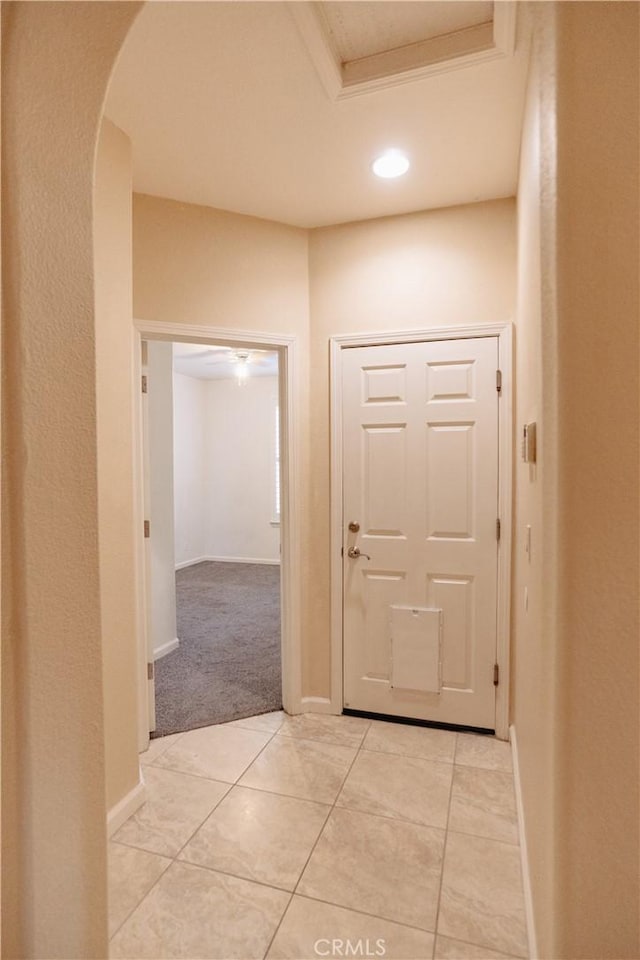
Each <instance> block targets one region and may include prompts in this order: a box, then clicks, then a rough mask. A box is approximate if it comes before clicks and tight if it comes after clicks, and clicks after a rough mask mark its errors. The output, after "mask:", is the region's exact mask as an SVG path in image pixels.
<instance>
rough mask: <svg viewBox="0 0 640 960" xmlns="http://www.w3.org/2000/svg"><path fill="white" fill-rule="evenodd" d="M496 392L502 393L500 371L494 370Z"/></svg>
mask: <svg viewBox="0 0 640 960" xmlns="http://www.w3.org/2000/svg"><path fill="white" fill-rule="evenodd" d="M496 390H497V391H498V393H502V370H496Z"/></svg>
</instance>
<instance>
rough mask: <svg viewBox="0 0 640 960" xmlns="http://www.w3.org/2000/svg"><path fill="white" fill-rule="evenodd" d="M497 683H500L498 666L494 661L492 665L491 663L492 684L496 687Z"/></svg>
mask: <svg viewBox="0 0 640 960" xmlns="http://www.w3.org/2000/svg"><path fill="white" fill-rule="evenodd" d="M499 683H500V667H499V666H498V664H497V663H494V665H493V685H494V687H497V686H498V684H499Z"/></svg>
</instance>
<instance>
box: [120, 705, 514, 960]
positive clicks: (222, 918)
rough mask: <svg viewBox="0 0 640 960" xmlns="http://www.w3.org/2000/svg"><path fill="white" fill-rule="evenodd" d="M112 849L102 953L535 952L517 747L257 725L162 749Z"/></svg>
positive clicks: (485, 957) (351, 721)
mask: <svg viewBox="0 0 640 960" xmlns="http://www.w3.org/2000/svg"><path fill="white" fill-rule="evenodd" d="M142 762H143V769H144V772H145V780H146V784H147V796H148V799H147V802H146V803H145V804H144V806H143V807H141V809H140V810H139V811H138V812H137V813H136V814H134V816H132V817H131V818H130V819H129V820H128V821H127V822H126V823H125V824H124V825H123V826H122V827H121V828H120V829H119V830H118V831H117V833H116V834H115V836H114V837H113V839H112V841H111V844H110V863H109V868H110V870H109V873H110V879H109V882H110V926H111V934H112V940H111V957H113V958H127V960H143V958H150V960H165V958H167V960H168V958H174V957H181V958H186V960H205V958H207V960H231V958H237V960H253V958H257V960H262V958H265V957H266V958H269V960H317V958H319V957H329V958H334V957H344V956H360V957H367V956H371V957H375V956H378V957H379V956H384V957H385V958H386V960H432V958H435V960H492V958H502V960H510V958H516V957H525V956H526V952H527V941H526V930H525V918H524V905H523V897H522V880H521V873H520V850H519V847H518V831H517V823H516V808H515V799H514V790H513V773H512V766H511V750H510V747H509V745H508V744H505V743H501V742H500V741H497V740H494V739H492V738H490V737H480V736H474V735H472V734H455V733H451V732H449V731H444V730H431V729H427V728H423V727H414V726H407V725H403V724H395V723H384V722H381V721H369V720H364V719H360V718H356V717H329V716H320V715H310V714H307V715H304V716H299V717H287V716H286V715H285V714H283V713H273V714H266V715H263V716H260V717H251V718H249V719H247V720H236V721H234V722H233V723H228V724H224V725H220V726H214V727H206V728H204V729H201V730H192V731H190V732H189V733H184V734H178V735H173V736H170V737H164V738H162V739H160V740H154V741H152V743H151V746H150V748H149V750H148V751H147V752H146V753H145V754H143V755H142Z"/></svg>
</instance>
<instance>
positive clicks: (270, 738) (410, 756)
mask: <svg viewBox="0 0 640 960" xmlns="http://www.w3.org/2000/svg"><path fill="white" fill-rule="evenodd" d="M243 719H244V718H243ZM285 719H286V718H285ZM362 719H365V718H362ZM283 724H284V720H283V721H282V723H281V724H280V726H279V727H278V728H277V729H275V730H272V731H268V730H264V729H261V730H258V729H257V727H255V728H254V727H252V728H249V727H238V729H246V730H248V731H251V732H256V733H258V732H260V733H263V734H268V739H267V740H266V742H265V743H264V745H263V746H262V747H261V748H260V750H259V751H258V753H257V754H256V755H255V757H253V758H252V759H251V760H250V761H249V763H247V765H246V766H245V767H244V769H243V770H242V772H241V773H240V775H239V776H238V778H237V779H236V780H235V781H233V782H232V783H227V782H226V781H222V780H215V779H214V778H211V777H202V776H200V775H199V774H194V773H185V772H184V771H181V770H172V768H170V767H164V766H161V765H160V764H157V763H156V762H155V760H154V761H153V762H151V763H149V764H145V765H144V766H147V765H148V766H153V767H155V768H156V769H164V770H168V771H170V772H173V773H177V774H179V775H183V776H190V777H196V778H197V779H202V780H205V781H209V782H217V783H221V784H225V785H226V786H227V789H226V790H225V792H224V794H223V795H222V796H221V797H220V798H219V800H218V801H217V802H216V803H215V805H214V806H213V808H212V809H211V811H210V812H209V813H208V814H207V816H206V817H205V819H204V820H203V821H202V822H201V823H200V824H199V825H198V826H197V827H196V828H195V829H194V830H193V832H192V833H191V834H190V835H189V837H188V839H187V840H186V841H185V843H184V844H183V845H182V846H181V847H180V849H179V850H178V851H177V853H176V854H175V855H173V856H167V855H166V854H157V853H155V851H149V850H145V849H144V848H141V847H136V846H135V845H134V844H129V843H126V842H123V841H117V840H115V839H114V840H113V842H114V843H116V844H119V845H120V846H124V847H129V848H134V849H137V850H139V851H140V852H142V853H147V854H150V855H155V856H158V857H160V858H162V859H165V860H168V861H169V862H168V863H167V865H166V866H165V868H164V870H163V871H162V873H161V875H160V876H159V877H158V878H157V880H156V881H155V882H154V883H153V884H152V886H151V887H150V888H149V890H148V891H147V892H146V893H145V894H144V896H143V897H142V898H141V899H140V900H139V901H138V903H137V904H136V905H135V906H134V907H133V909H132V910H131V911H130V912H129V913H128V914H127V916H126V917H125V919H124V920H123V921H122V923H120V925H119V926H118V927H117V928H116V930H115V931H114V933H113V934H112V937H110V939H112V938H113V937H115V936H116V935H117V934H118V933H119V932H120V930H121V929H122V927H123V926H124V925H125V924H126V922H127V921H128V920H129V919H130V917H131V916H132V914H133V913H135V911H136V910H137V909H138V907H139V906H140V905H141V904H142V902H143V901H144V900H145V899H146V898H147V897H148V896H149V895H150V894H151V892H152V891H153V890H154V889H155V887H156V886H157V884H158V883H159V881H160V880H161V879H162V877H163V876H164V875H165V873H166V871H167V870H168V869H169V867H170V866H171V863H173V862H182V863H186V864H188V865H190V866H194V867H196V868H199V869H205V870H207V871H208V872H211V873H218V874H221V875H223V876H229V877H232V878H234V877H235V878H236V879H240V880H244V881H245V882H251V883H257V884H258V885H260V886H263V887H266V888H268V889H273V890H277V891H279V892H281V893H285V894H286V893H289V891H287V890H286V889H285V888H282V887H278V886H275V885H273V884H269V883H265V882H263V881H260V880H256V879H253V878H247V877H241V876H238V875H237V874H234V873H227V872H225V871H222V870H216V869H213V868H210V867H207V866H203V865H202V864H197V863H193V862H192V861H189V860H180V861H178V857H180V855H181V854H182V853H183V851H184V849H185V847H186V846H187V845H188V843H189V842H190V841H191V840H192V839H193V837H194V836H195V834H196V833H197V832H198V831H199V830H200V829H201V828H202V826H203V825H204V824H205V823H206V822H207V821H208V820H209V818H210V817H211V816H212V815H213V814H214V812H215V811H216V809H217V808H218V806H219V805H220V804H221V803H222V801H223V800H224V799H225V798H226V797H228V796H229V795H230V793H231V791H232V790H233V788H234V787H236V786H242V787H243V788H244V789H248V790H254V791H256V792H264V793H267V794H269V795H272V796H286V797H289V796H290V797H291V798H292V799H296V800H299V801H301V802H307V803H309V802H311V803H314V804H316V805H318V806H323V807H325V808H326V815H325V818H324V822H323V824H322V826H321V828H320V831H319V833H318V836H317V838H316V841H315V842H314V844H313V846H312V848H311V850H310V853H309V855H308V857H307V858H306V861H305V863H304V866H303V867H302V869H301V871H300V874H299V877H298V880H297V882H296V884H295V887H294V888H293V890H292V891H291V892H290V896H289V899H288V901H287V905H286V907H285V908H284V911H283V913H282V916H281V917H280V920H279V922H278V925H277V927H276V929H275V931H274V934H273V936H272V938H271V940H270V942H269V944H268V946H267V950H266V954H268V952H269V950H270V949H271V947H272V944H273V942H274V940H275V938H276V936H277V934H278V931H279V929H280V927H281V925H282V923H283V921H284V918H285V916H286V914H287V912H288V910H289V907H290V905H291V902H292V900H293V898H294V896H296V894H297V895H298V896H300V897H301V898H303V899H304V898H306V899H308V900H311V901H316V902H320V903H325V904H327V905H328V906H333V907H336V908H338V909H349V910H353V912H355V913H359V914H361V915H363V916H369V917H372V918H374V919H379V920H383V921H385V922H390V923H395V924H398V925H400V926H402V927H406V928H407V929H412V930H417V931H420V932H427V933H428V932H430V931H427V930H425V929H424V928H420V927H414V926H411V925H410V924H406V923H403V922H402V921H399V920H385V918H383V917H380V916H379V915H377V914H370V913H367V912H366V911H363V910H359V909H357V908H353V907H345V906H344V905H341V904H336V903H334V902H332V901H329V900H323V899H321V898H319V897H315V896H313V895H307V894H303V893H299V886H300V883H301V881H302V877H303V875H304V873H305V871H306V869H307V866H308V864H309V861H310V860H311V857H312V856H313V854H314V852H315V850H316V848H317V845H318V843H319V842H320V839H321V837H322V836H323V834H324V832H325V830H326V826H327V823H328V820H329V818H330V816H331V814H332V812H333V811H334V810H335V809H345V810H351V809H352V808H350V807H348V806H346V805H345V806H341V805H339V800H340V797H341V795H342V793H343V790H344V786H345V783H346V781H347V779H348V777H349V775H350V774H351V772H352V769H353V767H354V765H355V763H356V762H357V760H358V757H359V755H360V754H361V753H362V754H366V753H375V754H377V755H379V756H391V757H393V756H396V757H402V758H406V759H414V760H418V761H419V760H426V761H428V762H432V763H439V764H447V765H449V766H451V768H452V770H451V785H450V789H449V802H448V808H447V823H446V827H445V829H444V845H443V859H442V868H441V872H440V884H439V889H438V903H437V908H436V922H435V930H434V931H433V935H434V951H435V945H436V938H437V927H438V922H439V912H440V901H441V894H442V881H443V874H444V861H445V854H446V844H447V839H448V835H449V832H450V829H449V823H450V813H451V805H452V794H453V780H454V776H455V769H456V757H457V752H458V743H459V735H458V734H456V740H455V744H454V753H453V759H452V760H451V761H449V760H442V759H440V760H438V759H435V758H432V757H424V756H422V757H420V756H414V755H413V754H410V753H407V754H405V753H401V752H398V751H388V750H371V749H370V748H368V747H366V746H365V741H366V739H367V736H368V734H369V732H370V730H371V726H372V722H371V721H369V722H368V725H367V728H366V729H365V731H364V732H363V735H362V737H361V739H360V742H359V744H358V745H357V746H356V745H355V744H353V743H351V744H344V743H332V742H331V741H327V740H325V739H322V738H314V737H313V735H307V736H304V737H299V736H291V735H290V734H287V733H285V732H283V731H282V726H283ZM214 726H216V727H218V726H223V725H214ZM187 732H189V731H185V732H184V733H183V734H181V735H180V736H179V737H178V738H176V740H175V741H174V742H173V743H172V744H170V745H168V746H167V748H166V750H169V749H170V748H171V747H172V746H174V745H175V744H176V743H178V742H179V740H181V739H182V737H183V736H184V734H185V733H187ZM279 735H280V736H281V737H283V738H286V739H288V740H293V741H302V742H305V741H306V742H312V743H322V744H325V745H327V746H331V747H335V746H338V747H340V746H347V747H349V748H351V749H353V748H354V747H355V754H354V756H353V758H352V760H351V763H350V764H349V766H348V769H347V770H346V772H345V774H344V776H343V778H342V781H341V783H340V786H339V787H338V790H337V793H336V795H335V797H334V800H333V802H332V803H331V804H326V803H324V802H322V801H318V800H310V799H309V798H303V797H296V796H293V795H289V794H282V793H279V792H277V791H270V790H264V789H263V788H261V787H251V786H245V785H241V784H240V782H239V781H240V780H241V779H242V777H243V776H244V775H245V774H246V772H247V770H248V769H249V768H250V767H251V766H252V765H253V764H254V763H255V762H256V760H257V759H258V758H259V756H260V755H261V754H262V753H263V752H264V751H265V750H266V749H267V747H268V746H269V745H270V744H271V743H272V742H273V739H274V737H276V736H279ZM166 750H163V751H162V753H161V754H159V755H158V757H157V758H155V759H156V760H160V759H161V757H162V756H163V755H164V754H165V752H166ZM459 766H461V767H462V768H473V769H476V770H484V771H487V772H488V771H494V772H501V773H506V774H507V775H509V774H510V775H511V776H513V772H512V771H509V770H504V769H497V768H493V767H476V766H474V765H473V764H460V765H459ZM353 812H355V813H360V814H365V815H369V816H377V817H381V818H383V819H387V820H391V821H399V822H406V823H411V824H413V825H415V826H419V827H420V826H422V827H427V828H431V829H434V827H433V825H431V824H422V823H417V822H416V821H412V820H405V819H404V818H402V817H393V816H385V815H384V814H371V813H369V812H368V811H362V810H356V809H353ZM435 829H438V830H442V827H435ZM458 832H459V833H462V834H464V831H458ZM464 835H467V836H478V837H480V835H479V834H464ZM483 839H486V840H491V841H494V838H489V837H484V838H483ZM494 842H497V843H504V844H505V845H508V846H513V844H510V843H509V842H508V841H499V840H495V841H494ZM465 942H466V941H465ZM471 945H472V946H477V945H476V944H471ZM266 954H265V956H266Z"/></svg>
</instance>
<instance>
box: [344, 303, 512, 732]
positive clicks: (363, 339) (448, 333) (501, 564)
mask: <svg viewBox="0 0 640 960" xmlns="http://www.w3.org/2000/svg"><path fill="white" fill-rule="evenodd" d="M478 337H497V339H498V364H499V369H500V370H501V371H502V387H501V392H500V401H499V406H498V514H497V516H498V517H500V527H501V528H500V542H499V545H498V574H497V611H496V612H497V619H496V662H497V664H498V667H499V670H500V683H499V685H498V686H497V687H496V723H495V729H496V736H497V737H500V739H502V740H508V739H509V688H510V646H511V641H510V618H511V539H512V475H513V462H512V455H513V381H512V378H513V340H514V337H513V324H512V323H510V322H507V323H493V324H481V325H477V326H464V327H458V326H456V327H432V328H430V329H423V330H402V331H395V330H393V331H385V332H381V333H380V332H377V333H360V334H345V335H340V336H333V337H330V338H329V344H330V403H331V413H330V418H331V494H330V496H331V712H332V713H342V709H343V648H344V636H343V558H342V546H343V517H342V496H343V486H342V479H343V477H342V475H343V456H342V357H343V353H342V351H343V350H346V349H348V348H349V347H373V346H381V345H389V344H399V343H421V342H422V343H424V342H427V341H431V340H462V339H471V338H478Z"/></svg>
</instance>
